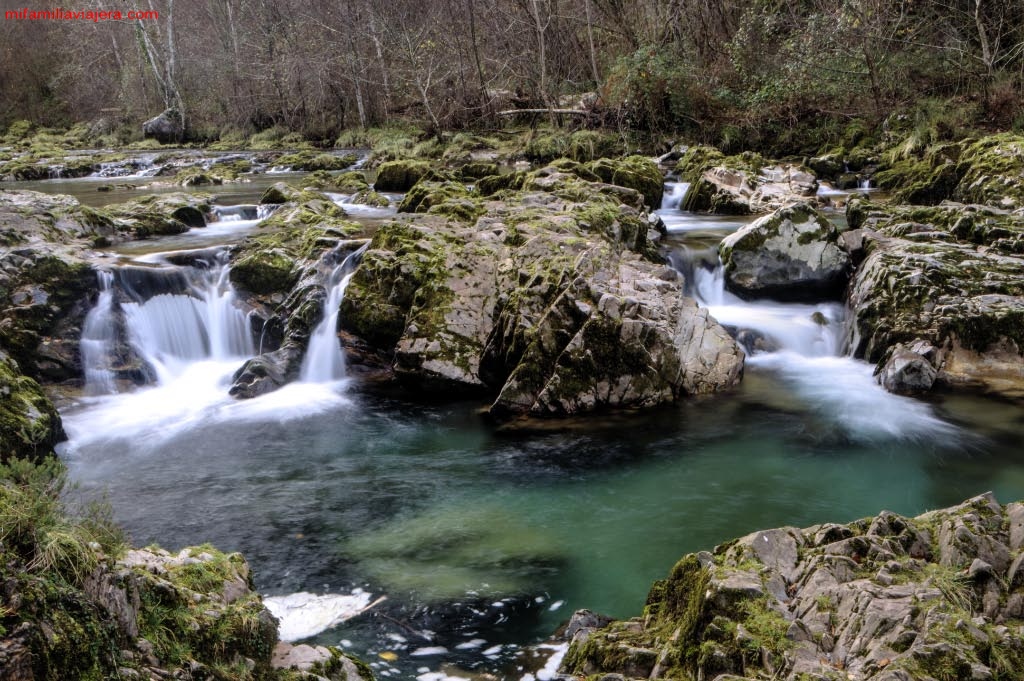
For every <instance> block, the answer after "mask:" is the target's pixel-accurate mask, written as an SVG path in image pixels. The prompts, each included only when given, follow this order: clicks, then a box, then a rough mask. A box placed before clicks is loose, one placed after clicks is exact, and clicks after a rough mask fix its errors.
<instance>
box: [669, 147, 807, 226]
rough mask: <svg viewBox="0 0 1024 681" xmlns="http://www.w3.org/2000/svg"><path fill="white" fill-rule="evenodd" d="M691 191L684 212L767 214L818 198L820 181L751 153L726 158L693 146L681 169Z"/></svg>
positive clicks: (711, 150) (788, 165) (716, 152)
mask: <svg viewBox="0 0 1024 681" xmlns="http://www.w3.org/2000/svg"><path fill="white" fill-rule="evenodd" d="M676 170H677V172H679V173H680V175H681V177H682V179H683V180H685V181H687V182H690V184H691V187H690V190H689V191H688V192H687V193H686V198H685V199H684V201H683V205H682V208H683V210H690V211H695V212H706V213H714V214H721V215H748V214H751V213H767V212H770V211H773V210H777V209H779V208H783V207H785V206H787V205H789V204H792V203H799V202H807V201H809V200H814V197H815V196H816V194H817V191H818V181H817V180H816V179H815V177H814V175H813V174H812V173H810V172H807V171H806V170H804V169H802V168H800V167H797V166H794V165H791V164H780V165H771V164H769V163H768V162H767V161H766V160H765V159H763V158H762V157H761V156H759V155H757V154H753V153H750V152H747V153H744V154H740V155H738V156H728V157H727V156H724V155H723V154H722V153H721V152H719V151H718V150H716V149H713V148H711V147H702V146H697V147H691V148H690V149H689V150H688V151H687V153H686V155H684V156H683V158H682V159H681V160H680V161H679V164H678V165H677V166H676Z"/></svg>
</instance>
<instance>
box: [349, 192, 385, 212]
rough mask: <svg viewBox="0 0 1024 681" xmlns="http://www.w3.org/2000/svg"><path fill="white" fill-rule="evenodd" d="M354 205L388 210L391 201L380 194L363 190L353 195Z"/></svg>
mask: <svg viewBox="0 0 1024 681" xmlns="http://www.w3.org/2000/svg"><path fill="white" fill-rule="evenodd" d="M352 203H356V204H359V205H361V206H373V207H374V208H387V207H388V206H390V205H391V201H390V200H388V197H386V196H384V195H383V194H378V193H377V192H375V191H373V190H372V189H363V190H361V191H358V192H356V193H355V194H353V195H352Z"/></svg>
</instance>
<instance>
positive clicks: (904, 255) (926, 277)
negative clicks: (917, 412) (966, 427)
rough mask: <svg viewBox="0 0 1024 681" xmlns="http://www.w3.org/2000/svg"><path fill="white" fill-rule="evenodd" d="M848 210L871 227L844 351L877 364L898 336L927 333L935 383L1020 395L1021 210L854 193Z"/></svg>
mask: <svg viewBox="0 0 1024 681" xmlns="http://www.w3.org/2000/svg"><path fill="white" fill-rule="evenodd" d="M848 215H849V218H848V220H849V222H850V224H851V226H853V227H857V228H863V229H870V230H871V232H870V233H868V234H867V236H866V239H865V245H866V247H865V252H866V259H865V260H864V262H863V263H862V264H861V265H860V267H859V268H858V269H857V272H856V274H855V276H854V278H853V281H852V283H851V287H850V295H849V303H850V308H851V310H852V313H853V320H852V324H851V327H850V332H849V337H848V339H847V340H848V346H849V349H850V351H851V352H852V353H853V354H854V355H855V356H857V357H863V358H865V359H867V360H869V361H872V362H883V363H884V361H885V360H886V359H887V357H888V355H889V353H890V352H891V351H892V350H893V348H895V347H896V346H897V344H899V343H904V344H909V343H912V342H915V341H918V340H921V341H927V342H928V343H930V344H931V345H933V346H934V347H935V348H937V352H936V353H934V355H933V361H934V365H935V368H936V369H937V370H938V376H937V379H936V385H938V386H947V387H948V386H964V385H966V386H974V387H979V388H983V389H985V390H989V391H993V392H996V393H1000V394H1002V395H1006V396H1011V397H1017V398H1021V397H1024V371H1022V369H1021V367H1022V366H1024V278H1022V277H1021V272H1022V271H1024V257H1022V254H1021V250H1020V248H1021V243H1022V235H1024V218H1022V217H1020V216H1013V215H1008V214H1005V213H1002V212H997V211H993V210H992V209H989V208H985V207H977V206H958V205H947V206H937V207H934V208H921V207H907V208H893V207H882V206H878V205H873V204H867V203H864V202H860V201H854V202H852V203H851V204H850V206H849V207H848Z"/></svg>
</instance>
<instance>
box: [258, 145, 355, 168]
mask: <svg viewBox="0 0 1024 681" xmlns="http://www.w3.org/2000/svg"><path fill="white" fill-rule="evenodd" d="M358 160H359V158H358V157H357V156H356V155H355V154H327V153H322V152H321V153H318V152H315V151H311V150H304V151H297V152H294V153H291V154H283V155H281V156H278V157H277V158H276V159H274V161H273V163H274V165H275V166H280V167H283V168H288V169H290V170H309V171H329V170H346V169H348V168H351V167H352V165H353V164H354V163H355V162H356V161H358Z"/></svg>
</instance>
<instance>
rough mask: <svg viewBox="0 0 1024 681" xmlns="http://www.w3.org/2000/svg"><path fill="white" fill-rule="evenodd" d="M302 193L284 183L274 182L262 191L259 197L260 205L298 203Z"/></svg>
mask: <svg viewBox="0 0 1024 681" xmlns="http://www.w3.org/2000/svg"><path fill="white" fill-rule="evenodd" d="M301 196H302V192H301V191H300V190H298V189H296V188H295V187H292V186H291V185H288V184H285V183H284V182H275V183H274V184H272V185H270V186H269V187H267V188H266V190H264V192H263V195H262V196H260V203H261V204H268V203H269V204H281V203H288V202H289V201H295V202H297V201H300V200H301Z"/></svg>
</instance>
